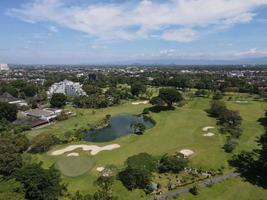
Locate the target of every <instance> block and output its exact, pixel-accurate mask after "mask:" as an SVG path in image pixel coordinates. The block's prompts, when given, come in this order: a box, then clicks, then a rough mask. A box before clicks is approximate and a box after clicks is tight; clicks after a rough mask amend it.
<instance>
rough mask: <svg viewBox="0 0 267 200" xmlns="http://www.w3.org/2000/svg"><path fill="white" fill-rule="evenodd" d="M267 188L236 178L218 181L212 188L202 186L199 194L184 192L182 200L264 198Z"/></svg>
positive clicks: (254, 199) (252, 199)
mask: <svg viewBox="0 0 267 200" xmlns="http://www.w3.org/2000/svg"><path fill="white" fill-rule="evenodd" d="M266 196H267V190H264V189H262V188H260V187H257V186H254V185H251V184H250V183H248V182H244V181H242V179H241V178H234V179H231V180H227V181H225V182H223V183H218V184H216V185H213V186H212V187H210V188H202V189H200V191H199V194H198V195H197V196H194V195H192V194H189V193H188V194H183V195H180V196H179V198H177V199H181V200H207V199H212V200H226V199H227V200H264V199H266Z"/></svg>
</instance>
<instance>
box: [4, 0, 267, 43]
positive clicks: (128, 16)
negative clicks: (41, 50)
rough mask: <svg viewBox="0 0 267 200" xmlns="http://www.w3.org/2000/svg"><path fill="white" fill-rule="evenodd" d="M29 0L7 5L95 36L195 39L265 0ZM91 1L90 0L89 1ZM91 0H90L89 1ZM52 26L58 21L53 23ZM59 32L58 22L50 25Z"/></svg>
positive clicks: (248, 15)
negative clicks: (120, 0) (74, 0)
mask: <svg viewBox="0 0 267 200" xmlns="http://www.w3.org/2000/svg"><path fill="white" fill-rule="evenodd" d="M66 2H68V1H63V0H31V1H30V2H29V3H26V4H24V5H21V6H20V7H18V8H12V9H9V10H8V11H7V14H8V15H12V16H15V17H18V18H19V19H22V20H24V21H26V22H29V23H40V22H49V23H53V24H54V25H57V26H60V27H64V28H69V29H72V30H76V31H79V32H83V33H86V34H88V35H89V36H90V37H93V38H95V39H97V40H107V41H113V40H137V39H159V40H165V41H175V42H180V43H181V42H182V43H186V42H192V41H194V40H196V39H198V38H199V37H203V36H204V35H206V34H210V33H213V32H216V31H219V30H221V29H225V28H229V27H231V26H234V25H236V24H240V23H249V22H251V21H252V20H253V18H254V17H255V16H256V14H257V13H256V9H257V8H259V7H260V6H264V5H267V0H164V1H152V0H142V1H136V0H135V1H125V2H124V3H107V2H105V1H101V0H99V3H96V4H81V5H75V4H73V5H71V4H68V3H66ZM87 2H88V1H87ZM89 2H90V1H89ZM51 27H54V26H51ZM50 29H51V31H54V32H57V29H56V27H54V28H50Z"/></svg>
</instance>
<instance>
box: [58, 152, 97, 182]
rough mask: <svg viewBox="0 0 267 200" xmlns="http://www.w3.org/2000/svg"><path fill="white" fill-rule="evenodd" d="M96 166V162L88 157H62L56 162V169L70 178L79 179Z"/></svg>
mask: <svg viewBox="0 0 267 200" xmlns="http://www.w3.org/2000/svg"><path fill="white" fill-rule="evenodd" d="M93 166H94V161H93V160H92V159H91V158H90V157H88V156H86V157H85V156H79V157H61V158H60V159H59V160H58V161H57V162H56V167H57V168H58V169H59V170H60V171H61V172H62V174H64V175H65V176H69V177H77V176H81V175H83V174H85V173H86V172H88V171H89V170H91V169H92V168H93Z"/></svg>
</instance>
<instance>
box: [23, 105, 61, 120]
mask: <svg viewBox="0 0 267 200" xmlns="http://www.w3.org/2000/svg"><path fill="white" fill-rule="evenodd" d="M61 112H62V109H52V108H44V109H39V108H36V109H32V110H28V111H25V112H24V115H25V116H28V117H32V118H36V119H40V120H45V121H47V122H50V121H52V120H54V119H55V118H56V117H58V116H59V115H60V114H61Z"/></svg>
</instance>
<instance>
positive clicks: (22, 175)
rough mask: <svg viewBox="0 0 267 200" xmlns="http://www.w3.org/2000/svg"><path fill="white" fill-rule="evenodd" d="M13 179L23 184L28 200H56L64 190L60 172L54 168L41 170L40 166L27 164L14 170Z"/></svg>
mask: <svg viewBox="0 0 267 200" xmlns="http://www.w3.org/2000/svg"><path fill="white" fill-rule="evenodd" d="M14 177H15V178H16V180H17V181H19V182H21V183H22V184H23V186H24V188H25V197H26V199H29V200H31V199H36V200H57V199H58V197H59V196H61V195H62V194H63V192H64V191H65V190H66V187H65V186H64V185H62V184H61V178H60V172H59V171H58V170H56V169H55V168H54V167H50V168H49V169H43V168H42V167H41V164H29V165H25V166H23V167H22V168H20V169H18V170H16V172H15V174H14Z"/></svg>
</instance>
